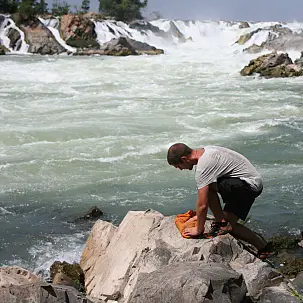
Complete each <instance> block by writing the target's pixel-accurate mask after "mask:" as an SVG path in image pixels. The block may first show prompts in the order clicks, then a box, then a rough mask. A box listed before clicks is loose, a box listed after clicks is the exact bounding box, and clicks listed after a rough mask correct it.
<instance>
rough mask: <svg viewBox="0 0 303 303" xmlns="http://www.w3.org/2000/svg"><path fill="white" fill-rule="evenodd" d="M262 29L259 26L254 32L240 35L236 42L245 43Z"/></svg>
mask: <svg viewBox="0 0 303 303" xmlns="http://www.w3.org/2000/svg"><path fill="white" fill-rule="evenodd" d="M261 30H262V29H261V28H258V29H256V30H254V31H252V32H249V33H247V34H244V35H242V36H240V38H239V39H238V40H237V42H236V43H238V44H239V45H243V44H245V43H246V42H247V41H248V40H249V39H250V38H251V37H252V36H253V35H254V34H256V33H258V32H260V31H261Z"/></svg>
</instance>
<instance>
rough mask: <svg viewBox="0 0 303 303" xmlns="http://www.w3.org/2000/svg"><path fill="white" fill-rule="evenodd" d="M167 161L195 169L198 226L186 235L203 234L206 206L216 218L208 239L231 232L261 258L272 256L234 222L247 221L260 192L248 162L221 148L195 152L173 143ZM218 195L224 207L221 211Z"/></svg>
mask: <svg viewBox="0 0 303 303" xmlns="http://www.w3.org/2000/svg"><path fill="white" fill-rule="evenodd" d="M167 162H168V163H169V164H170V165H172V166H174V167H175V168H178V169H180V170H183V169H189V170H192V169H193V167H194V166H196V172H195V179H196V183H197V189H198V201H197V207H196V213H197V226H196V227H192V228H187V229H186V230H185V234H186V235H187V236H191V237H195V236H198V235H201V234H203V233H204V225H205V221H206V216H207V211H208V207H209V208H210V210H211V211H212V213H213V214H214V217H215V222H213V224H212V227H211V230H210V232H209V235H210V236H211V237H215V236H217V235H223V234H226V233H230V234H232V235H233V236H234V237H236V238H238V239H241V240H244V241H246V242H248V243H250V244H252V245H253V246H255V247H256V248H257V249H258V255H259V257H260V258H261V259H265V258H266V257H268V256H270V255H272V253H271V252H269V251H268V245H267V243H266V241H265V240H264V239H263V238H261V237H259V236H258V235H256V234H255V233H254V232H252V231H251V230H250V229H249V228H247V227H246V226H244V225H241V224H239V223H237V222H238V220H239V218H240V219H242V220H245V219H246V217H247V215H248V213H249V211H250V208H251V206H252V204H253V202H254V201H255V198H257V197H258V196H259V195H260V194H261V192H262V189H263V184H262V178H261V175H260V174H259V173H258V172H257V170H256V169H255V168H254V166H253V165H252V164H251V163H250V162H249V160H248V159H246V158H245V157H244V156H243V155H241V154H239V153H237V152H235V151H233V150H230V149H227V148H224V147H219V146H205V147H203V148H201V149H196V150H195V149H191V148H190V147H188V146H187V145H185V144H183V143H176V144H174V145H172V146H171V147H170V148H169V149H168V153H167ZM218 193H219V194H220V196H221V197H222V200H223V203H224V204H225V205H224V208H223V209H222V207H221V204H220V200H219V197H218Z"/></svg>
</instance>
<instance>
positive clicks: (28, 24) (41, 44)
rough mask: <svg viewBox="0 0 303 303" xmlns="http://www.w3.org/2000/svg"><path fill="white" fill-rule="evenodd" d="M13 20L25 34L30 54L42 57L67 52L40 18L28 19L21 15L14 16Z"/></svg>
mask: <svg viewBox="0 0 303 303" xmlns="http://www.w3.org/2000/svg"><path fill="white" fill-rule="evenodd" d="M12 18H13V19H14V21H15V23H16V24H17V25H18V26H19V28H20V29H21V30H22V31H23V32H24V33H25V39H26V41H27V43H28V44H29V49H28V52H30V53H33V54H41V55H54V54H60V53H63V52H66V49H65V48H64V47H63V46H62V45H61V44H60V43H59V42H58V41H57V40H56V38H55V37H54V36H53V34H52V32H51V31H50V30H49V29H48V28H47V27H45V26H44V25H43V24H42V22H41V21H40V20H39V19H38V18H36V17H26V16H24V15H21V14H14V15H13V16H12Z"/></svg>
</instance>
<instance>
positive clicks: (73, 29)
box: [59, 14, 100, 49]
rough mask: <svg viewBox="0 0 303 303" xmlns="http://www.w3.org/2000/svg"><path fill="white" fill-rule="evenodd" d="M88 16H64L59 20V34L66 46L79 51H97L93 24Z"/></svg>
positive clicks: (97, 45) (97, 44) (97, 46)
mask: <svg viewBox="0 0 303 303" xmlns="http://www.w3.org/2000/svg"><path fill="white" fill-rule="evenodd" d="M89 16H90V15H87V16H83V15H71V14H70V15H64V16H62V17H61V19H60V29H59V31H60V34H61V37H62V38H63V40H65V42H66V44H67V45H69V46H72V47H76V48H81V49H98V48H99V47H100V45H99V43H98V42H97V34H96V32H95V24H94V22H93V21H91V20H90V18H89Z"/></svg>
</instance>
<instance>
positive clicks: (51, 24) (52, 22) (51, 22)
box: [39, 18, 76, 52]
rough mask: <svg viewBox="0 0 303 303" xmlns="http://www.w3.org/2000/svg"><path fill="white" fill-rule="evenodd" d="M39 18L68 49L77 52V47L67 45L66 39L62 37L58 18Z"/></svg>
mask: <svg viewBox="0 0 303 303" xmlns="http://www.w3.org/2000/svg"><path fill="white" fill-rule="evenodd" d="M39 20H40V21H41V22H42V23H43V25H44V26H46V27H47V28H48V29H49V30H50V31H51V32H52V34H53V35H54V37H55V38H56V40H57V41H58V42H59V43H60V44H61V45H62V46H63V47H64V48H65V49H66V50H68V51H70V52H75V51H76V48H74V47H71V46H69V45H67V44H66V43H65V41H64V40H63V39H62V38H61V36H60V33H59V30H58V28H59V25H60V21H59V20H58V19H57V18H55V19H46V20H44V19H42V18H39Z"/></svg>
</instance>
